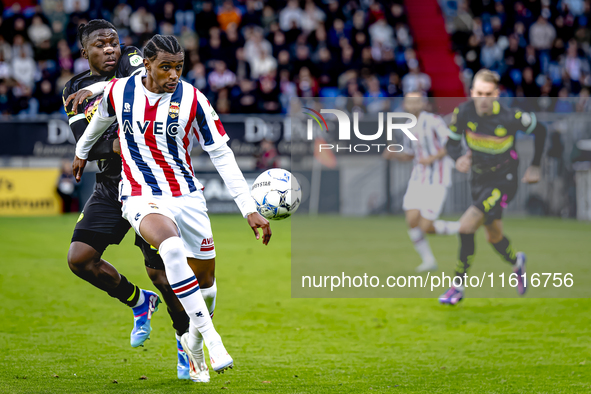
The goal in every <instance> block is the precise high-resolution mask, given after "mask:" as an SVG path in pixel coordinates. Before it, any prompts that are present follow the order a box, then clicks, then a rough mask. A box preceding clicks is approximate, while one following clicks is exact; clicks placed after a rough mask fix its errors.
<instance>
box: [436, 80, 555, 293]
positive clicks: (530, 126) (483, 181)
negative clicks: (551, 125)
mask: <svg viewBox="0 0 591 394" xmlns="http://www.w3.org/2000/svg"><path fill="white" fill-rule="evenodd" d="M470 93H471V97H472V98H473V100H470V101H468V102H466V103H463V104H462V105H460V106H459V107H458V108H456V109H455V110H454V112H453V116H452V121H451V124H450V126H449V127H450V129H451V131H452V133H451V135H450V139H449V141H448V142H447V145H446V147H447V151H448V152H449V155H450V156H451V157H452V158H453V159H454V160H455V161H456V169H457V170H458V171H460V172H464V173H467V172H468V171H470V169H472V178H471V181H470V186H471V189H472V205H471V206H470V207H469V208H468V209H467V210H466V212H465V213H464V214H463V215H462V217H461V218H460V252H459V261H458V265H457V268H456V272H455V274H456V276H459V277H463V276H464V274H465V273H466V272H467V271H468V268H469V267H470V264H472V261H473V260H474V249H475V246H474V233H476V230H478V228H479V227H480V226H481V225H482V224H484V228H485V231H486V239H487V240H488V242H490V244H491V245H492V246H493V248H494V250H496V251H497V253H498V254H499V255H500V256H501V258H502V259H503V261H506V262H508V263H509V264H511V265H512V266H513V272H515V273H516V274H517V280H518V286H517V292H518V293H519V294H520V295H523V294H524V293H525V291H526V283H525V282H524V280H523V277H522V275H523V274H525V272H526V270H525V254H524V253H523V252H517V253H516V252H515V249H513V246H512V245H511V243H510V241H509V239H508V238H507V237H505V235H504V234H503V225H502V222H501V217H502V214H503V209H504V208H505V207H506V206H507V204H508V203H509V202H510V201H511V200H512V199H513V197H514V196H515V194H516V193H517V166H518V164H519V158H518V155H517V152H516V151H515V134H516V132H517V131H518V130H522V131H524V132H525V133H526V134H533V135H534V136H535V151H534V158H533V160H532V162H531V165H530V166H529V168H528V169H527V170H526V172H525V175H524V176H523V178H522V179H521V181H522V182H523V183H536V182H538V181H539V180H540V167H539V166H540V161H541V159H542V153H543V151H544V143H545V140H546V128H545V126H543V125H542V124H540V123H538V122H537V120H536V116H535V114H533V113H529V112H521V111H518V110H515V109H510V108H506V107H504V106H502V105H501V104H500V103H499V102H498V101H497V98H498V97H499V76H498V75H497V74H496V73H494V72H492V71H489V70H486V69H483V70H480V71H478V72H477V73H476V75H474V80H473V81H472V89H471V90H470ZM462 136H465V138H466V143H467V144H468V147H469V148H470V151H468V153H466V154H464V155H463V156H462V153H461V150H462V148H461V139H462ZM462 298H464V286H463V284H462V285H461V286H457V287H455V286H454V287H451V288H450V289H449V290H448V291H446V292H445V294H443V295H442V296H441V297H440V298H439V301H440V302H441V303H444V304H451V305H455V304H457V303H458V302H460V301H461V300H462Z"/></svg>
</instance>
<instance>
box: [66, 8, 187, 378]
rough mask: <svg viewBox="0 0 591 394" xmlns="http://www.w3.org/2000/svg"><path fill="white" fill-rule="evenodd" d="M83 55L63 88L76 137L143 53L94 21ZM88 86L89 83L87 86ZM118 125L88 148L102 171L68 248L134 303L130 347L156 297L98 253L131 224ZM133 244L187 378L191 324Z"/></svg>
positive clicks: (82, 272) (148, 257)
mask: <svg viewBox="0 0 591 394" xmlns="http://www.w3.org/2000/svg"><path fill="white" fill-rule="evenodd" d="M78 38H79V40H80V43H81V45H82V51H81V52H82V56H83V57H84V58H86V59H88V62H89V66H90V70H89V71H86V72H84V73H81V74H78V75H76V76H75V77H74V78H72V79H71V80H70V81H69V82H68V83H67V84H66V87H65V88H64V92H63V97H64V105H65V107H66V112H67V114H68V118H69V123H70V128H71V129H72V132H73V133H74V136H75V137H76V141H78V139H80V137H81V136H82V134H83V133H84V130H85V129H86V127H87V126H88V124H89V122H90V120H91V119H92V116H93V115H94V113H95V111H96V108H97V106H98V103H99V101H100V100H101V97H102V95H98V96H95V97H90V96H91V92H92V91H93V89H94V90H98V91H100V92H102V89H101V87H102V86H104V85H106V82H107V81H109V80H111V79H113V78H117V77H119V78H121V77H127V76H131V75H136V74H143V73H144V72H145V69H144V63H143V58H142V56H141V52H140V51H139V50H138V49H137V48H135V47H124V48H123V47H121V46H120V44H119V36H118V34H117V31H116V30H115V27H114V26H113V25H112V24H111V23H109V22H107V21H105V20H101V19H98V20H92V21H90V22H89V23H88V24H86V25H85V24H82V25H80V27H79V28H78ZM91 85H92V86H91ZM117 129H118V124H117V122H114V123H113V124H112V125H111V126H110V127H109V129H108V130H107V132H106V133H105V134H104V135H103V136H102V138H101V140H100V142H98V143H97V144H96V145H95V146H94V147H93V149H92V151H91V152H90V156H89V160H97V163H98V167H99V170H100V172H99V173H98V174H97V176H96V185H95V189H94V193H93V194H92V196H91V197H90V199H89V200H88V202H87V203H86V205H85V206H84V210H83V211H82V213H81V214H80V218H79V219H78V222H77V224H76V227H75V229H74V234H73V236H72V242H71V244H70V249H69V251H68V265H69V266H70V269H71V270H72V272H73V273H75V274H76V275H77V276H79V277H80V278H82V279H84V280H86V281H87V282H89V283H90V284H92V285H94V286H95V287H97V288H99V289H101V290H104V291H105V292H107V293H108V294H109V295H110V296H111V297H114V298H117V299H118V300H119V301H121V302H122V303H124V304H125V305H127V306H129V307H131V308H133V314H134V327H133V330H132V332H131V346H133V347H138V346H141V345H143V343H144V342H145V340H146V339H148V338H149V335H150V331H151V329H152V328H151V325H150V321H151V316H152V313H153V312H154V311H155V310H156V309H157V306H158V304H159V303H160V299H159V297H158V295H157V294H156V293H154V292H151V291H147V290H141V289H140V288H138V287H137V286H135V285H134V284H132V283H131V282H129V281H128V280H127V278H126V277H125V276H123V275H121V274H119V272H117V270H116V269H115V267H113V266H112V265H111V264H109V263H108V262H107V261H105V260H103V259H102V258H101V256H102V254H103V252H104V250H105V248H106V247H107V246H108V245H111V244H119V243H120V242H121V240H122V239H123V237H124V236H125V234H126V233H127V231H128V230H129V228H130V225H129V223H128V222H127V221H126V220H125V219H123V218H122V217H121V203H120V202H119V199H118V186H119V181H120V179H121V158H120V156H119V154H120V146H119V140H118V137H117ZM136 245H137V246H138V247H139V248H140V249H141V250H142V253H143V254H144V260H145V265H146V270H147V272H148V275H149V276H150V279H151V280H152V282H153V283H154V285H155V286H156V287H157V288H158V289H159V290H160V291H161V293H162V295H163V297H164V300H165V301H166V304H167V306H168V312H169V314H170V316H171V318H172V321H173V327H174V328H175V329H176V331H177V346H178V351H179V353H178V361H179V362H178V365H177V371H178V377H179V378H180V379H189V370H188V368H189V366H188V359H187V356H186V354H185V353H184V351H183V350H182V346H181V345H180V342H178V339H180V336H181V335H182V334H184V333H185V332H186V331H187V330H188V328H189V319H188V316H187V314H186V313H185V311H184V309H183V307H182V305H181V303H180V302H179V301H178V298H177V297H176V295H175V294H174V292H173V291H172V288H171V287H170V285H169V283H168V280H167V278H166V274H165V272H164V265H163V262H162V259H161V258H160V256H159V255H158V254H157V251H156V250H153V249H152V248H150V245H148V244H147V243H146V242H145V241H144V240H142V239H141V237H136Z"/></svg>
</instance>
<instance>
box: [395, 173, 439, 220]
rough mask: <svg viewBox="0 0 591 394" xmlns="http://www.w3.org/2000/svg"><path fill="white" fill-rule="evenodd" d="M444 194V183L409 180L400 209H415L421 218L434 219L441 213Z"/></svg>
mask: <svg viewBox="0 0 591 394" xmlns="http://www.w3.org/2000/svg"><path fill="white" fill-rule="evenodd" d="M446 196H447V187H445V186H444V185H441V184H423V183H419V182H409V183H408V188H407V189H406V193H405V194H404V199H403V201H402V209H404V210H405V211H410V210H413V209H417V210H419V211H420V212H421V216H422V217H423V218H425V219H427V220H436V219H437V218H438V217H439V215H441V211H442V210H443V204H444V203H445V197H446Z"/></svg>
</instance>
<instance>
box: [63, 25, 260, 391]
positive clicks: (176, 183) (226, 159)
mask: <svg viewBox="0 0 591 394" xmlns="http://www.w3.org/2000/svg"><path fill="white" fill-rule="evenodd" d="M144 55H145V59H144V65H145V68H146V77H141V76H135V77H130V78H122V79H118V80H114V81H112V82H111V83H110V84H109V85H108V86H107V88H105V92H104V95H103V99H102V101H101V102H100V103H99V106H98V109H97V114H96V115H95V116H94V117H93V119H92V122H91V123H90V125H89V127H88V128H87V130H86V131H85V133H84V135H83V136H82V138H81V139H80V140H79V142H78V144H77V147H76V158H75V161H74V174H75V175H76V179H77V180H79V179H80V176H81V175H82V171H83V170H84V167H85V165H86V158H87V157H88V153H89V151H90V150H91V148H92V146H93V145H94V144H95V143H96V142H97V141H98V140H99V139H100V138H101V135H102V134H103V133H104V132H105V131H106V130H107V129H108V128H109V126H110V125H111V124H112V122H113V121H114V120H115V119H117V120H118V121H119V124H120V125H121V128H122V129H121V136H122V137H121V156H122V163H123V170H122V182H121V190H120V192H119V195H120V198H121V200H122V202H123V209H122V210H123V217H125V218H126V219H127V220H128V221H129V223H130V224H131V225H132V226H133V228H134V230H135V231H136V233H137V234H139V235H141V236H142V238H144V239H145V240H146V241H147V242H148V243H149V244H150V245H154V246H155V247H156V248H157V249H158V251H159V253H160V256H161V257H162V260H163V261H164V266H165V269H166V276H167V277H168V279H169V281H170V282H171V283H172V288H173V289H174V292H175V294H176V295H177V297H178V298H179V300H180V301H181V303H182V304H183V306H184V308H185V311H187V314H188V315H189V317H190V319H191V324H190V328H189V333H186V334H184V335H183V336H182V338H181V343H182V345H183V348H184V350H185V352H186V353H187V355H188V357H189V361H190V368H189V374H190V377H191V379H192V380H193V381H196V382H208V381H209V372H208V368H207V365H206V363H205V357H204V352H203V344H205V345H206V346H207V348H208V350H209V357H210V362H211V367H212V368H213V370H214V371H216V372H218V373H219V372H223V371H224V370H225V369H227V368H232V366H233V360H232V357H230V355H229V354H228V352H227V351H226V349H225V347H224V345H223V343H222V339H221V337H220V335H219V334H218V333H217V331H216V330H215V328H214V326H213V323H212V321H211V314H213V307H214V306H215V299H214V302H213V305H208V304H207V303H206V301H205V299H204V296H203V292H202V291H201V290H200V284H202V285H203V286H204V288H211V287H212V286H213V285H214V283H215V247H214V242H213V234H212V230H211V223H210V220H209V217H208V215H207V208H206V203H205V198H204V196H203V186H202V185H201V184H200V182H199V181H198V180H197V178H196V177H195V175H194V173H193V166H192V163H191V158H190V156H189V153H190V151H191V148H192V137H193V133H195V134H196V136H197V139H198V140H199V142H200V144H201V148H202V149H203V150H204V151H206V152H207V153H208V154H209V156H210V158H211V160H212V162H213V164H214V166H215V167H216V169H217V171H218V173H219V174H220V176H221V177H222V179H223V180H224V182H225V184H226V186H227V187H228V189H229V191H230V194H231V195H232V196H233V197H234V200H235V201H236V204H237V205H238V207H239V209H240V211H241V213H242V215H243V216H244V217H245V218H247V219H248V224H249V225H250V227H251V228H252V229H253V231H254V233H255V235H256V238H257V239H259V237H260V236H259V233H258V230H257V229H258V228H262V229H263V243H264V244H265V245H266V244H268V242H269V240H270V238H271V228H270V226H269V222H268V221H267V220H266V219H265V218H263V217H262V216H261V215H260V214H259V213H258V212H257V210H256V205H255V203H254V200H253V199H252V197H251V196H250V189H249V187H248V184H247V183H246V180H245V179H244V176H243V175H242V172H241V171H240V168H239V167H238V165H237V163H236V159H235V157H234V154H233V152H232V150H231V149H230V148H229V147H228V145H227V144H226V141H228V139H229V138H228V136H227V134H226V133H225V131H224V128H223V126H222V124H221V122H220V120H219V117H218V115H217V113H216V112H215V110H214V109H213V107H212V106H211V104H210V103H209V101H208V100H207V98H206V97H205V96H204V95H203V94H202V93H201V92H200V91H198V90H197V89H195V88H194V87H193V86H191V85H190V84H188V83H186V82H181V80H180V76H181V73H182V69H183V62H184V51H183V49H182V48H181V46H180V44H179V42H178V41H177V39H176V38H175V37H174V36H161V35H155V36H154V37H153V38H152V39H151V40H150V41H149V42H148V43H147V44H146V47H145V48H144Z"/></svg>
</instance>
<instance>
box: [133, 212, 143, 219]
mask: <svg viewBox="0 0 591 394" xmlns="http://www.w3.org/2000/svg"><path fill="white" fill-rule="evenodd" d="M140 216H142V214H141V213H137V214H136V215H135V218H134V219H135V220H136V221H137V220H138V219H139V218H140Z"/></svg>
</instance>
